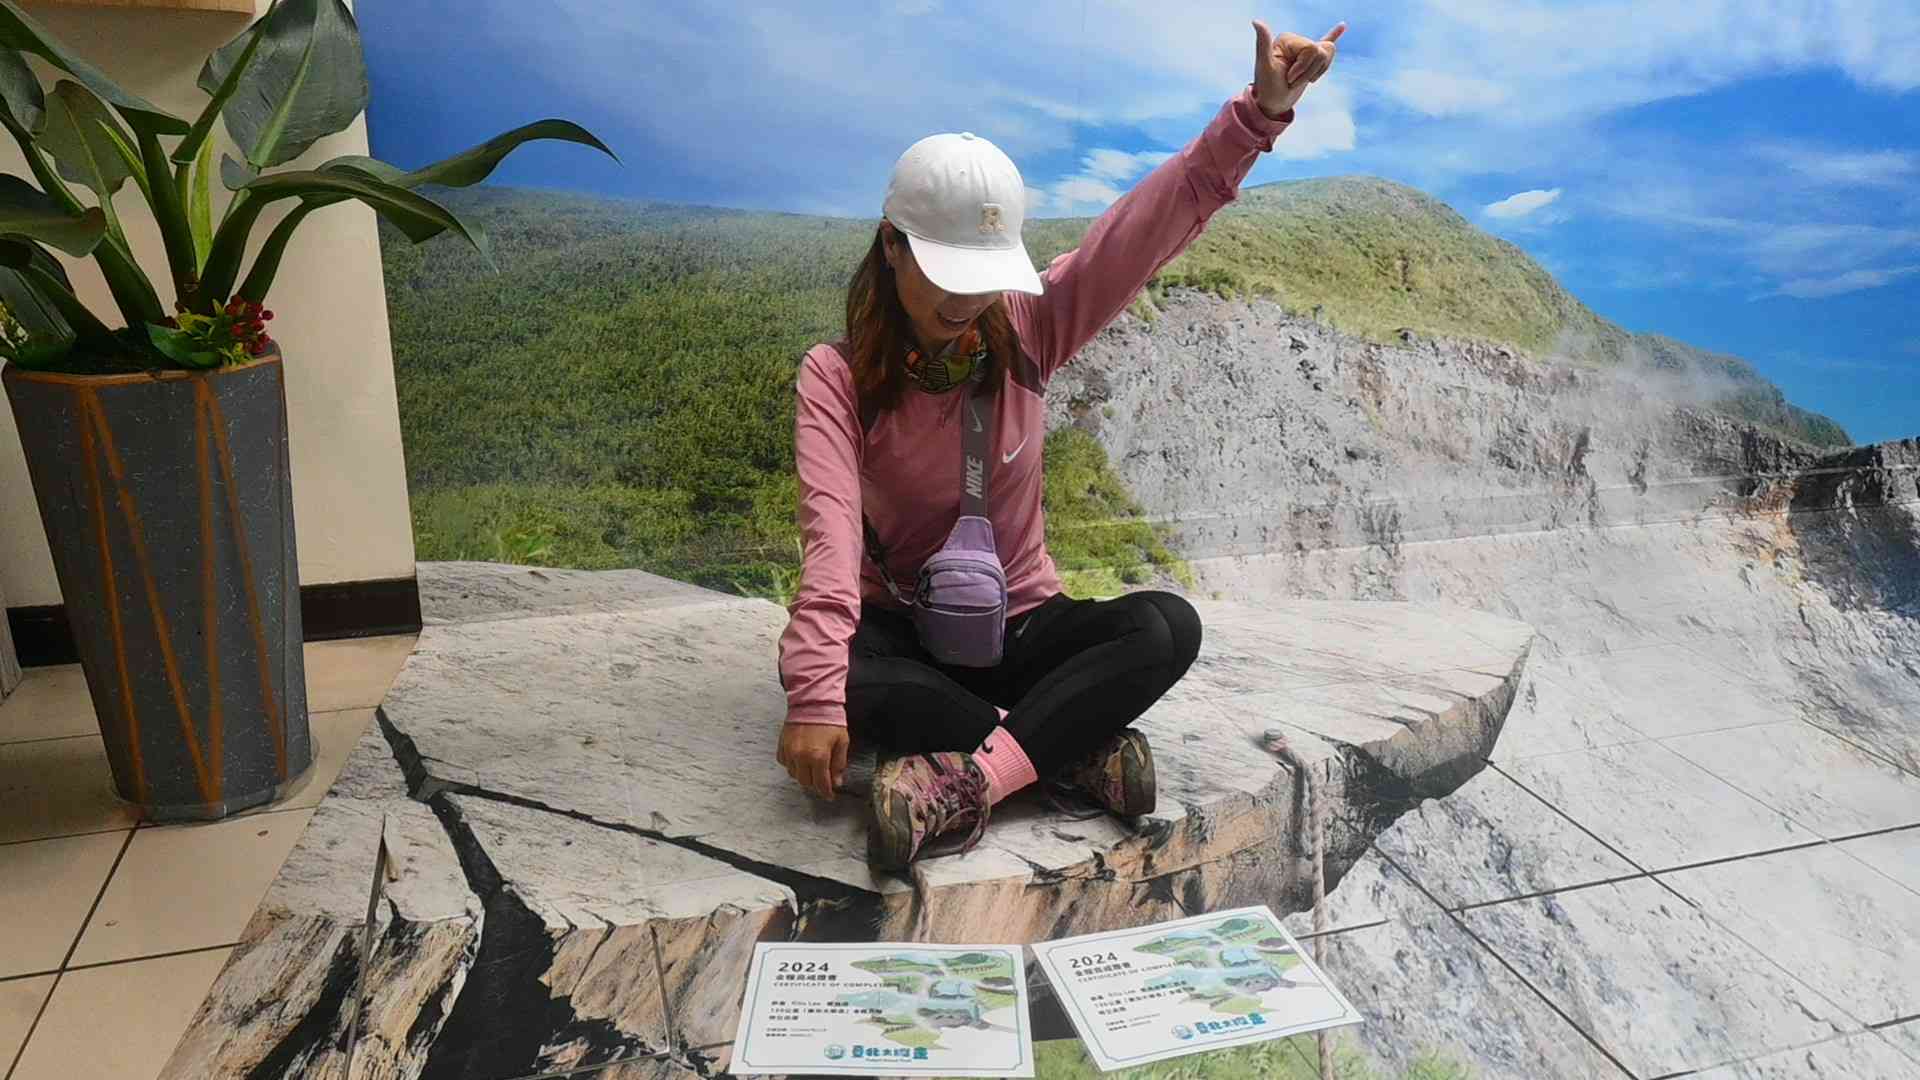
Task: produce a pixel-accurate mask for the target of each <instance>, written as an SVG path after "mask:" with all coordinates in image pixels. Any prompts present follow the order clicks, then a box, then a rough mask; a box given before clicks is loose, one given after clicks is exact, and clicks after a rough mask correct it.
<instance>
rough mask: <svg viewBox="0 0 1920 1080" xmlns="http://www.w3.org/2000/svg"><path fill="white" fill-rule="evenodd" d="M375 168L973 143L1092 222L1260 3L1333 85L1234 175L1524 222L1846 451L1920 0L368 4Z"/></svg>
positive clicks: (1156, 147) (1902, 353) (555, 172)
mask: <svg viewBox="0 0 1920 1080" xmlns="http://www.w3.org/2000/svg"><path fill="white" fill-rule="evenodd" d="M356 9H357V12H358V15H359V18H360V22H361V26H362V30H363V32H364V34H365V36H366V50H367V56H368V62H369V65H370V67H371V69H372V76H373V84H374V97H373V106H372V109H371V111H370V115H369V123H370V125H371V133H372V139H373V144H374V150H375V153H376V154H377V155H378V156H381V157H384V158H387V159H389V160H392V161H394V162H396V163H398V164H401V165H408V166H411V165H416V164H420V163H423V162H426V161H428V160H432V159H434V158H437V157H441V156H444V155H446V154H448V153H452V152H455V151H457V150H460V149H463V148H464V147H466V146H468V145H471V144H472V143H474V142H477V141H479V140H480V139H483V138H485V137H487V136H489V135H492V134H494V133H495V132H497V131H499V130H500V129H502V128H504V127H507V126H511V125H513V124H517V123H520V122H523V121H526V120H531V119H536V118H539V117H543V116H564V117H568V118H570V119H575V120H578V121H580V122H582V123H584V124H586V125H587V126H588V127H590V128H592V129H593V130H594V131H595V132H596V133H598V134H600V135H601V136H602V137H603V138H605V139H606V140H607V142H608V143H609V144H610V145H612V146H613V147H614V149H615V150H616V151H617V152H619V154H620V155H621V157H622V159H623V164H621V165H614V164H612V163H610V162H605V161H603V160H601V159H599V158H597V157H595V156H594V155H592V154H590V153H588V152H585V151H581V150H578V148H574V147H534V148H529V149H528V150H526V151H522V152H521V154H520V155H517V156H516V157H515V158H514V159H511V160H510V161H509V162H508V163H507V165H506V166H505V167H503V168H502V169H501V170H500V172H499V173H497V174H495V180H496V182H500V183H508V184H523V185H528V186H538V187H549V188H567V189H575V190H583V191H593V192H601V193H606V194H612V195H620V196H629V197H635V198H643V199H658V200H665V201H673V202H689V203H702V204H708V205H719V206H734V207H745V208H754V209H768V210H783V211H793V212H800V213H819V214H836V215H847V216H861V217H865V216H871V215H874V214H877V213H878V208H879V204H880V199H881V195H882V193H883V191H884V189H885V184H886V176H887V171H888V169H889V168H890V167H891V165H892V163H893V159H894V158H895V157H896V156H897V155H898V154H899V153H900V151H901V150H903V149H905V148H906V146H907V145H908V144H910V143H911V142H913V141H914V140H915V139H917V138H919V137H920V136H922V135H926V134H929V133H932V132H935V131H954V130H971V131H975V132H978V133H980V134H982V135H984V136H986V137H988V138H990V139H992V140H994V141H995V142H996V143H998V144H999V145H1000V146H1001V147H1002V148H1003V149H1005V150H1006V151H1007V152H1008V154H1010V155H1011V156H1012V157H1013V159H1014V161H1015V162H1017V163H1018V164H1019V166H1020V168H1021V171H1022V174H1023V175H1024V176H1025V178H1026V180H1027V183H1028V185H1029V188H1030V189H1031V190H1030V194H1029V197H1030V200H1031V202H1032V211H1031V212H1034V213H1037V214H1040V215H1047V216H1051V215H1057V214H1087V213H1094V212H1097V211H1098V210H1100V209H1101V208H1102V207H1104V206H1105V205H1106V204H1107V203H1108V202H1110V201H1111V200H1112V199H1113V198H1115V197H1117V195H1118V194H1119V193H1120V192H1121V191H1123V190H1124V189H1125V188H1126V186H1127V185H1128V184H1129V183H1130V182H1131V181H1132V180H1134V179H1136V178H1137V177H1138V176H1139V175H1140V174H1141V173H1142V172H1143V171H1144V170H1145V169H1147V168H1149V167H1150V166H1151V165H1152V164H1153V163H1154V162H1156V161H1158V160H1160V159H1161V158H1162V157H1163V156H1164V155H1166V154H1167V153H1168V152H1170V151H1172V150H1174V149H1176V148H1178V147H1179V146H1180V145H1182V144H1184V143H1185V142H1186V141H1187V140H1188V139H1190V138H1191V137H1192V136H1193V135H1194V134H1195V133H1197V132H1198V130H1199V128H1200V127H1201V126H1202V125H1203V124H1204V123H1205V122H1206V120H1207V119H1208V118H1209V117H1210V116H1211V115H1212V113H1213V112H1214V110H1215V109H1217V108H1218V106H1219V103H1220V102H1221V101H1222V100H1223V99H1224V98H1225V97H1227V96H1228V95H1230V94H1232V93H1234V92H1236V91H1237V90H1238V89H1239V87H1240V86H1242V85H1244V84H1245V83H1246V81H1247V80H1248V78H1249V75H1250V71H1251V66H1252V54H1253V34H1252V30H1251V28H1250V25H1249V23H1250V20H1251V19H1252V18H1254V17H1259V18H1262V19H1265V20H1266V21H1267V22H1268V23H1269V24H1270V25H1271V26H1273V28H1274V29H1275V30H1276V31H1281V30H1293V31H1296V32H1299V33H1304V34H1308V35H1311V36H1318V35H1319V34H1320V33H1322V32H1324V31H1325V30H1326V29H1327V28H1328V27H1330V26H1332V25H1333V24H1334V23H1335V22H1337V21H1340V20H1341V19H1345V20H1346V21H1347V22H1348V23H1349V30H1348V33H1347V35H1346V37H1345V38H1344V39H1343V40H1342V42H1341V52H1340V60H1339V62H1338V63H1337V64H1336V66H1335V69H1334V72H1333V73H1332V74H1331V75H1329V76H1328V77H1327V78H1326V79H1325V80H1323V81H1322V82H1321V83H1320V84H1319V85H1317V86H1316V87H1315V88H1314V89H1313V90H1312V91H1310V92H1309V93H1308V95H1307V98H1306V100H1305V101H1304V102H1303V103H1302V105H1301V108H1300V111H1299V120H1298V122H1297V123H1296V124H1295V125H1294V127H1293V128H1292V129H1291V130H1290V131H1288V133H1287V134H1286V135H1285V136H1284V137H1283V138H1282V139H1281V140H1280V143H1279V145H1278V146H1277V148H1276V151H1275V153H1273V154H1272V155H1269V156H1268V157H1267V158H1266V159H1265V160H1263V161H1262V162H1261V164H1260V165H1259V166H1258V167H1257V168H1256V169H1255V170H1254V173H1253V176H1252V177H1251V179H1250V181H1249V182H1250V183H1260V182H1265V181H1270V180H1282V179H1290V178H1297V177H1308V176H1330V175H1341V174H1349V173H1367V174H1372V175H1378V176H1384V177H1388V178H1390V179H1394V180H1398V181H1401V182H1404V183H1408V184H1412V185H1415V186H1417V187H1420V188H1422V189H1424V190H1426V191H1429V192H1431V193H1433V194H1434V195H1436V196H1438V197H1439V198H1441V199H1443V200H1445V201H1446V202H1447V203H1449V204H1450V205H1452V206H1453V207H1454V208H1455V209H1457V210H1458V211H1460V212H1461V213H1462V214H1463V215H1465V216H1466V217H1468V218H1469V219H1470V220H1472V221H1474V222H1475V223H1476V224H1478V225H1480V226H1482V227H1484V228H1486V229H1488V230H1490V231H1492V232H1495V233H1497V234H1499V235H1501V236H1504V237H1506V238H1507V239H1509V240H1512V241H1513V242H1514V243H1516V244H1518V245H1519V246H1520V247H1522V248H1523V249H1525V250H1526V251H1527V252H1528V253H1530V254H1531V255H1533V256H1534V257H1535V258H1536V259H1538V260H1540V261H1541V262H1542V263H1543V264H1544V265H1545V266H1546V267H1547V268H1548V269H1549V270H1551V271H1552V272H1553V273H1554V274H1555V275H1556V276H1558V277H1559V279H1560V280H1561V282H1562V283H1563V284H1565V285H1566V286H1567V287H1568V288H1569V289H1571V290H1572V291H1573V292H1574V293H1575V294H1576V295H1578V296H1579V297H1580V298H1581V299H1583V300H1584V301H1586V302H1587V303H1588V304H1589V305H1591V306H1592V307H1593V308H1594V309H1596V310H1597V311H1599V312H1600V313H1601V314H1602V315H1605V316H1607V317H1608V318H1611V319H1613V320H1615V321H1617V322H1619V323H1621V324H1623V325H1625V326H1627V327H1628V328H1630V329H1634V330H1643V331H1656V332H1660V333H1665V334H1669V335H1671V336H1674V337H1677V338H1681V339H1683V340H1686V341H1689V342H1691V343H1693V344H1696V345H1700V346H1703V347H1707V348H1713V349H1719V350H1722V351H1726V352H1731V353H1735V354H1737V355H1740V356H1743V357H1745V358H1746V359H1748V360H1750V361H1752V362H1753V363H1754V364H1755V365H1756V366H1757V367H1759V368H1760V369H1761V370H1762V371H1763V372H1765V373H1766V374H1767V375H1768V376H1769V377H1771V378H1772V379H1774V381H1776V382H1777V383H1779V384H1780V385H1781V387H1782V388H1783V389H1784V390H1785V391H1786V393H1787V395H1788V396H1789V397H1790V398H1791V399H1792V400H1794V401H1796V402H1798V403H1800V404H1802V405H1805V406H1807V407H1809V408H1812V409H1816V410H1818V411H1821V412H1825V413H1827V414H1829V415H1831V416H1833V417H1835V418H1836V419H1838V420H1840V421H1841V422H1842V423H1844V424H1846V426H1847V427H1848V429H1849V431H1851V432H1852V434H1853V435H1854V437H1855V438H1856V439H1859V440H1862V441H1875V440H1879V439H1887V438H1894V437H1899V436H1909V435H1916V434H1920V59H1916V58H1917V57H1920V3H1916V2H1915V0H1827V2H1817V0H1742V2H1739V3H1734V2H1729V0H1662V2H1605V0H1585V2H1571V3H1538V2H1521V0H1400V2H1385V3H1382V2H1373V3H1366V4H1353V3H1349V4H1334V3H1320V2H1318V0H1313V2H1302V3H1268V2H1264V0H1253V2H1250V0H1188V2H1186V3H1184V4H1178V5H1175V4H1169V3H1166V2H1165V0H1152V2H1144V0H1142V2H1135V0H804V2H803V0H778V2H775V0H752V2H729V0H700V2H697V3H696V2H693V0H686V2H680V0H675V2H671V3H669V2H665V0H545V2H543V3H540V4H527V3H525V2H524V0H359V3H358V4H357V5H356Z"/></svg>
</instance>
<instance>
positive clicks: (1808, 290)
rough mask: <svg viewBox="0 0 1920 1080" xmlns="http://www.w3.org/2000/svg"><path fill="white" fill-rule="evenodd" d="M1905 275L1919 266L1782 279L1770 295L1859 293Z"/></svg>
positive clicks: (1916, 271) (1811, 296)
mask: <svg viewBox="0 0 1920 1080" xmlns="http://www.w3.org/2000/svg"><path fill="white" fill-rule="evenodd" d="M1908 274H1920V266H1897V267H1893V268H1892V269H1888V270H1849V271H1847V272H1846V273H1843V274H1834V275H1832V276H1830V277H1809V278H1794V279H1793V280H1791V281H1786V282H1782V283H1781V285H1780V288H1779V289H1777V290H1775V292H1774V293H1773V294H1772V295H1778V296H1791V297H1794V298H1796V299H1800V300H1819V299H1824V298H1826V297H1829V296H1840V295H1842V294H1844V293H1850V292H1859V291H1861V290H1862V289H1878V288H1880V287H1882V286H1885V285H1891V284H1893V283H1894V282H1895V281H1898V280H1899V279H1901V278H1903V277H1906V276H1907V275H1908Z"/></svg>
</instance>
